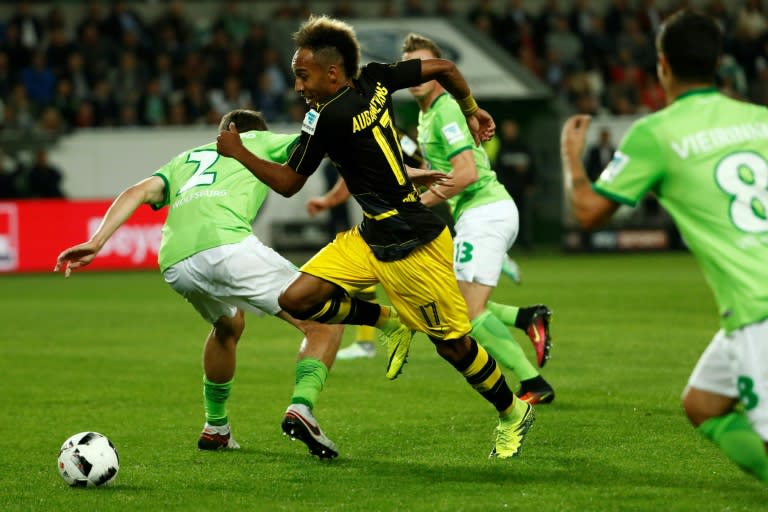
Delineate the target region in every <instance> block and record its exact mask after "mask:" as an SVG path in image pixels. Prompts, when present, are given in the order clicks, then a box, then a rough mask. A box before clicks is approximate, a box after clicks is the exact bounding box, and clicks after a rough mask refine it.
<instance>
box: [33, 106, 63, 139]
mask: <svg viewBox="0 0 768 512" xmlns="http://www.w3.org/2000/svg"><path fill="white" fill-rule="evenodd" d="M36 131H37V133H39V134H40V135H43V136H46V137H58V136H59V135H62V134H63V133H64V132H66V131H67V125H66V123H65V122H64V119H63V118H62V116H61V112H60V111H59V109H57V108H56V107H53V106H49V107H45V108H44V109H43V111H42V112H41V113H40V116H39V119H38V123H37V127H36Z"/></svg>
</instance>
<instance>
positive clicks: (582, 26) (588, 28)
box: [568, 0, 598, 42]
mask: <svg viewBox="0 0 768 512" xmlns="http://www.w3.org/2000/svg"><path fill="white" fill-rule="evenodd" d="M595 16H598V14H597V13H596V12H595V10H594V9H593V7H592V5H590V1H589V0H576V1H575V2H573V5H572V6H571V10H570V12H569V13H568V25H569V26H570V27H571V32H573V33H574V34H576V36H578V37H579V39H581V40H582V42H583V41H584V38H585V37H586V36H587V35H588V34H589V33H590V32H592V27H593V26H594V18H595Z"/></svg>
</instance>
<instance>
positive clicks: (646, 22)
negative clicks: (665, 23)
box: [637, 0, 666, 36]
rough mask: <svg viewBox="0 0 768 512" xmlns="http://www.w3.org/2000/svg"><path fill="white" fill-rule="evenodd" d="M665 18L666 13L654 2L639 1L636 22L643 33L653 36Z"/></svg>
mask: <svg viewBox="0 0 768 512" xmlns="http://www.w3.org/2000/svg"><path fill="white" fill-rule="evenodd" d="M665 17H666V13H665V12H664V11H663V10H662V9H660V8H659V7H658V6H657V5H656V0H640V6H639V8H638V10H637V21H638V22H639V25H640V30H642V31H643V33H645V34H649V35H651V36H653V35H655V34H656V33H657V32H658V31H659V27H661V22H662V20H663V19H664V18H665Z"/></svg>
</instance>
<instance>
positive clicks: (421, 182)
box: [406, 167, 453, 188]
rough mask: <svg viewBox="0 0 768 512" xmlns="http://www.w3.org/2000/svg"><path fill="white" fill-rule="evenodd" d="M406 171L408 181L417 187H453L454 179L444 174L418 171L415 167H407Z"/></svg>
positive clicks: (424, 170) (423, 170)
mask: <svg viewBox="0 0 768 512" xmlns="http://www.w3.org/2000/svg"><path fill="white" fill-rule="evenodd" d="M406 169H407V171H408V179H410V180H411V181H412V182H413V183H414V184H415V185H418V186H421V187H427V188H429V187H432V185H442V186H443V187H452V186H453V177H452V176H449V175H448V174H446V173H444V172H441V171H428V170H426V169H416V168H415V167H406Z"/></svg>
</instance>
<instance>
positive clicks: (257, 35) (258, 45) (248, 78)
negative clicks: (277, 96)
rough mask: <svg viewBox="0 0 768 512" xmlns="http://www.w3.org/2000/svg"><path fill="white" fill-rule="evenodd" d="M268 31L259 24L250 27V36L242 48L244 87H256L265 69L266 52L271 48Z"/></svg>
mask: <svg viewBox="0 0 768 512" xmlns="http://www.w3.org/2000/svg"><path fill="white" fill-rule="evenodd" d="M269 46H270V44H269V41H268V40H267V30H266V28H265V27H264V25H262V24H261V23H259V22H253V23H251V25H250V29H249V31H248V36H247V37H246V38H245V40H244V41H243V44H242V46H241V47H240V54H241V55H242V58H243V75H242V77H243V85H245V86H246V87H255V86H256V83H257V82H258V77H259V75H260V74H261V70H262V69H263V68H264V51H265V50H266V49H267V48H269Z"/></svg>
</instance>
